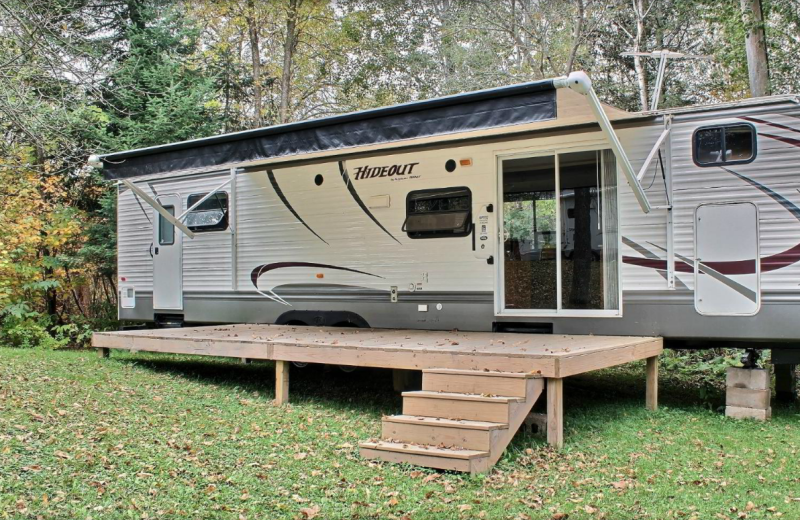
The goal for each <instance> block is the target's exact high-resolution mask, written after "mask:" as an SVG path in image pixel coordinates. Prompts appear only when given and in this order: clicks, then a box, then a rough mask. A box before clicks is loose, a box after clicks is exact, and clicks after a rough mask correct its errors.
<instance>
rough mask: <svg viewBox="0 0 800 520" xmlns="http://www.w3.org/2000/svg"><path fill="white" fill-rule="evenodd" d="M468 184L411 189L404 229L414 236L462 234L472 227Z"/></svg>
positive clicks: (427, 236) (434, 236)
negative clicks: (431, 188)
mask: <svg viewBox="0 0 800 520" xmlns="http://www.w3.org/2000/svg"><path fill="white" fill-rule="evenodd" d="M471 214H472V192H471V191H469V189H468V188H444V189H438V190H421V191H412V192H411V193H409V194H408V197H407V198H406V221H405V223H404V224H403V231H405V232H406V233H407V234H408V236H409V237H411V238H444V237H463V236H467V235H469V234H470V232H471V231H472V219H471V218H470V217H471Z"/></svg>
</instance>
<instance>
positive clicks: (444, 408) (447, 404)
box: [403, 390, 525, 423]
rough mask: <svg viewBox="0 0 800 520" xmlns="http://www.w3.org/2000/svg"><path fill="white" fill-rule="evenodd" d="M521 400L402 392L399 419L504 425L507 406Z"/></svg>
mask: <svg viewBox="0 0 800 520" xmlns="http://www.w3.org/2000/svg"><path fill="white" fill-rule="evenodd" d="M524 400H525V399H524V398H522V397H509V396H485V395H477V394H459V393H453V392H430V391H427V390H420V391H416V392H403V415H422V416H424V417H440V418H443V419H462V420H467V421H487V422H496V423H508V420H509V414H510V410H511V405H512V404H513V403H518V402H521V401H524Z"/></svg>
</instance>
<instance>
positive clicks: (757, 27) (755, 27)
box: [741, 0, 770, 97]
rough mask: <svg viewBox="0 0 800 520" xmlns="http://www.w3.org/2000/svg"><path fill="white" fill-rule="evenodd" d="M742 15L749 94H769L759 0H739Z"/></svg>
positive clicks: (762, 19) (764, 38)
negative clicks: (745, 31)
mask: <svg viewBox="0 0 800 520" xmlns="http://www.w3.org/2000/svg"><path fill="white" fill-rule="evenodd" d="M741 2H742V15H743V17H744V23H745V26H746V28H747V38H746V41H745V45H746V49H747V71H748V74H749V76H750V95H751V96H752V97H762V96H769V95H770V88H769V62H768V61H767V38H766V35H765V34H764V14H763V12H762V10H761V0H741Z"/></svg>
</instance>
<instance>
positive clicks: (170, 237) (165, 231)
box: [158, 206, 175, 246]
mask: <svg viewBox="0 0 800 520" xmlns="http://www.w3.org/2000/svg"><path fill="white" fill-rule="evenodd" d="M164 209H165V210H167V212H168V213H169V214H170V215H172V216H173V217H174V216H175V206H164ZM174 243H175V226H173V225H172V223H171V222H170V221H169V220H167V219H165V218H164V216H163V215H161V214H159V215H158V245H160V246H171V245H172V244H174Z"/></svg>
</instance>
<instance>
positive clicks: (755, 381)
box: [725, 367, 772, 421]
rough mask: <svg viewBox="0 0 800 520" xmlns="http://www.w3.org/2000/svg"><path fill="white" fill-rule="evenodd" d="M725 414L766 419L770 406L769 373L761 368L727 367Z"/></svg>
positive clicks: (769, 413) (770, 414)
mask: <svg viewBox="0 0 800 520" xmlns="http://www.w3.org/2000/svg"><path fill="white" fill-rule="evenodd" d="M726 386H727V388H726V392H725V415H727V416H728V417H733V418H734V419H756V420H759V421H766V420H768V419H769V418H770V417H771V416H772V408H771V407H770V373H769V370H767V369H763V368H736V367H730V368H728V374H727V381H726Z"/></svg>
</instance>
